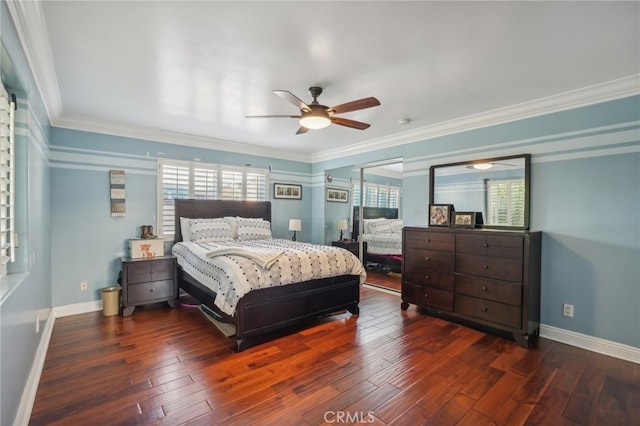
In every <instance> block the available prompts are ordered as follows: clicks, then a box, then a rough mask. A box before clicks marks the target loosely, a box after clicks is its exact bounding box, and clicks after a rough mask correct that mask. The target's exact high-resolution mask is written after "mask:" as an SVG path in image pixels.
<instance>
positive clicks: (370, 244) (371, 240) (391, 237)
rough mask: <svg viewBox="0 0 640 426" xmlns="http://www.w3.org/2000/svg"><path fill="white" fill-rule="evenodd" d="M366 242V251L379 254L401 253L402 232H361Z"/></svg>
mask: <svg viewBox="0 0 640 426" xmlns="http://www.w3.org/2000/svg"><path fill="white" fill-rule="evenodd" d="M362 240H363V241H366V242H367V253H369V254H379V255H401V254H402V233H389V234H362Z"/></svg>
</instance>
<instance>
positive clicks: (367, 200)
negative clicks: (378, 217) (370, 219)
mask: <svg viewBox="0 0 640 426" xmlns="http://www.w3.org/2000/svg"><path fill="white" fill-rule="evenodd" d="M360 199H361V196H360V183H359V182H356V183H355V184H354V185H353V205H354V206H359V205H360ZM399 205H400V189H399V188H398V187H395V186H389V185H379V184H373V183H367V182H365V183H364V207H389V208H398V206H399Z"/></svg>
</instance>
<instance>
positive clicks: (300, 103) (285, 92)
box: [273, 90, 311, 111]
mask: <svg viewBox="0 0 640 426" xmlns="http://www.w3.org/2000/svg"><path fill="white" fill-rule="evenodd" d="M273 93H275V94H276V95H278V96H280V97H281V98H282V99H284V100H285V101H289V102H291V103H292V104H294V105H295V106H296V107H297V108H298V109H299V110H301V111H311V108H309V106H308V105H307V104H305V103H304V102H303V101H302V100H301V99H300V98H299V97H297V96H296V95H294V94H293V93H291V92H289V91H288V90H274V91H273Z"/></svg>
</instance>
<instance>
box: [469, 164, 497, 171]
mask: <svg viewBox="0 0 640 426" xmlns="http://www.w3.org/2000/svg"><path fill="white" fill-rule="evenodd" d="M492 167H493V164H491V163H478V164H474V165H473V168H474V169H476V170H487V169H490V168H492Z"/></svg>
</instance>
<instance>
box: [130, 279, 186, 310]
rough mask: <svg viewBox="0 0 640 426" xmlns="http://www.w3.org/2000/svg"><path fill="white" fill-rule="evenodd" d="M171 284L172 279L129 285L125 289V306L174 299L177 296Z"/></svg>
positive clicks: (172, 282)
mask: <svg viewBox="0 0 640 426" xmlns="http://www.w3.org/2000/svg"><path fill="white" fill-rule="evenodd" d="M173 284H174V281H173V279H170V280H163V281H152V282H146V283H142V284H130V285H129V286H128V288H127V300H126V301H125V304H129V305H135V304H137V303H140V304H145V303H150V302H153V301H154V300H159V299H162V300H167V299H175V298H176V296H177V294H176V289H175V287H174V285H173Z"/></svg>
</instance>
